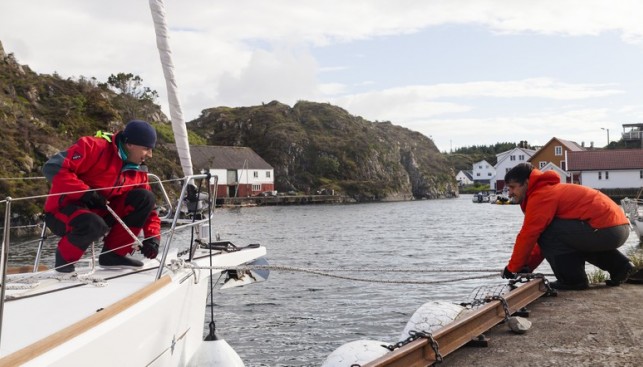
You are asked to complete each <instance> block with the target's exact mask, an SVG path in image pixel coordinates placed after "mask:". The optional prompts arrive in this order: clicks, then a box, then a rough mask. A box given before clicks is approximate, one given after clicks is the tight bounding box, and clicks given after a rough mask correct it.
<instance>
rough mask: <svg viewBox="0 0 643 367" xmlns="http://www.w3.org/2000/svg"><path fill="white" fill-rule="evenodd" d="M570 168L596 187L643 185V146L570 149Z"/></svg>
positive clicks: (628, 187) (624, 187)
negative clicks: (571, 150) (609, 148)
mask: <svg viewBox="0 0 643 367" xmlns="http://www.w3.org/2000/svg"><path fill="white" fill-rule="evenodd" d="M567 170H568V171H569V172H570V173H573V174H577V175H578V179H579V182H580V184H581V185H583V186H589V187H593V188H595V189H638V188H641V187H643V149H618V150H587V151H578V152H567Z"/></svg>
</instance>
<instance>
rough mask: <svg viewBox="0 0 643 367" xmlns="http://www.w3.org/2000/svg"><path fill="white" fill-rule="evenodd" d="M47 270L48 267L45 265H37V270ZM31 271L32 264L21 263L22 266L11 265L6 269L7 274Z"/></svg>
mask: <svg viewBox="0 0 643 367" xmlns="http://www.w3.org/2000/svg"><path fill="white" fill-rule="evenodd" d="M45 270H49V267H47V266H46V265H38V271H45ZM31 272H33V266H31V265H23V266H12V267H10V268H8V269H7V274H22V273H31Z"/></svg>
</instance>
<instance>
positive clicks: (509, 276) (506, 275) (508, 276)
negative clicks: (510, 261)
mask: <svg viewBox="0 0 643 367" xmlns="http://www.w3.org/2000/svg"><path fill="white" fill-rule="evenodd" d="M501 276H502V278H503V279H516V273H512V272H510V271H509V268H508V267H506V266H505V270H503V271H502V274H501Z"/></svg>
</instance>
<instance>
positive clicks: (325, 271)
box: [189, 264, 500, 284]
mask: <svg viewBox="0 0 643 367" xmlns="http://www.w3.org/2000/svg"><path fill="white" fill-rule="evenodd" d="M189 266H191V267H194V268H196V269H216V270H237V271H250V270H282V271H295V272H302V273H307V274H314V275H320V276H325V277H330V278H336V279H344V280H352V281H358V282H370V283H385V284H439V283H451V282H459V281H464V280H475V279H483V278H491V277H497V276H498V274H500V270H499V269H446V268H443V269H415V270H414V269H395V268H361V269H355V268H352V269H348V268H301V267H294V266H285V265H244V266H197V265H194V264H189ZM332 272H369V273H373V272H379V273H469V272H474V273H490V272H492V274H486V275H474V276H466V277H459V278H452V279H440V280H390V279H368V278H357V277H352V276H346V275H339V274H333V273H332Z"/></svg>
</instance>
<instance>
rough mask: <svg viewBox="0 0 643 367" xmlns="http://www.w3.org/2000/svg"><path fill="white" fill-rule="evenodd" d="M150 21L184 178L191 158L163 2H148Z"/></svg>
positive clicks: (189, 169)
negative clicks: (154, 34)
mask: <svg viewBox="0 0 643 367" xmlns="http://www.w3.org/2000/svg"><path fill="white" fill-rule="evenodd" d="M149 3H150V11H151V12H152V19H153V20H154V31H155V32H156V47H157V48H158V50H159V56H160V57H161V65H163V75H164V76H165V85H166V88H167V99H168V104H169V107H170V119H171V120H172V131H173V132H174V140H175V143H176V150H177V153H178V154H179V159H180V160H181V167H182V168H183V175H184V176H186V177H187V176H191V175H192V157H191V156H190V147H189V143H188V131H187V128H186V127H185V121H184V120H183V110H182V109H181V103H180V102H179V91H178V87H177V85H176V80H175V79H174V63H173V62H172V50H170V43H169V41H168V40H169V35H168V31H167V23H166V21H165V5H164V4H163V0H149Z"/></svg>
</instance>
